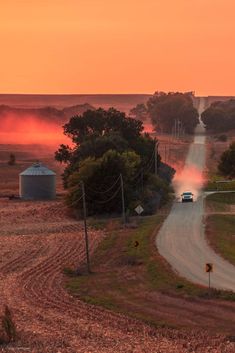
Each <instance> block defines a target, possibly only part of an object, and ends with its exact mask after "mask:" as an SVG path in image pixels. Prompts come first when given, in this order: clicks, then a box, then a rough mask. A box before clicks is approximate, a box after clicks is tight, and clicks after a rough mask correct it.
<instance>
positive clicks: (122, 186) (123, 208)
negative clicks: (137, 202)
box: [120, 174, 126, 225]
mask: <svg viewBox="0 0 235 353" xmlns="http://www.w3.org/2000/svg"><path fill="white" fill-rule="evenodd" d="M120 181H121V190H122V219H123V224H124V225H125V224H126V211H125V196H124V185H123V178H122V174H120Z"/></svg>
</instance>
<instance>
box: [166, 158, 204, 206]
mask: <svg viewBox="0 0 235 353" xmlns="http://www.w3.org/2000/svg"><path fill="white" fill-rule="evenodd" d="M204 182H205V180H204V177H203V174H202V171H201V170H200V169H198V167H197V166H194V165H191V166H185V168H183V170H181V171H177V172H176V175H175V177H174V180H173V188H174V190H175V192H176V195H177V197H178V198H180V196H181V194H182V193H183V192H185V191H191V192H192V193H193V194H194V199H195V200H196V199H197V198H198V196H199V193H200V190H201V189H202V187H203V184H204Z"/></svg>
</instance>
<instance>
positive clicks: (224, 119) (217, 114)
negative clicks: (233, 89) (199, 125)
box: [202, 99, 235, 133]
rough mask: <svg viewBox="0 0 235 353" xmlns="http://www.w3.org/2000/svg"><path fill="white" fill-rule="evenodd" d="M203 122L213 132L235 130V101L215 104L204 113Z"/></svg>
mask: <svg viewBox="0 0 235 353" xmlns="http://www.w3.org/2000/svg"><path fill="white" fill-rule="evenodd" d="M202 121H203V123H204V124H205V126H206V129H207V130H209V131H211V132H215V133H217V132H225V131H229V130H232V129H235V100H234V99H230V100H227V101H224V102H214V103H212V104H211V105H210V107H209V108H207V109H206V110H205V111H204V112H203V113H202Z"/></svg>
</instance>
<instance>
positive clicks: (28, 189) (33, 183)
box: [19, 163, 56, 200]
mask: <svg viewBox="0 0 235 353" xmlns="http://www.w3.org/2000/svg"><path fill="white" fill-rule="evenodd" d="M19 183H20V197H21V198H22V199H24V200H52V199H55V197H56V174H55V173H54V172H53V171H52V170H50V169H48V168H47V167H45V166H44V165H42V164H41V163H34V164H33V165H32V166H31V167H29V168H27V169H26V170H25V171H23V172H22V173H20V175H19Z"/></svg>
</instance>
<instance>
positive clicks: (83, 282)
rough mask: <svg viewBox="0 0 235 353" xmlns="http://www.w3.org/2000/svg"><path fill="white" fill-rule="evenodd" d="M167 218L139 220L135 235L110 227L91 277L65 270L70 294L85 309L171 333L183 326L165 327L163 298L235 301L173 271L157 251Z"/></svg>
mask: <svg viewBox="0 0 235 353" xmlns="http://www.w3.org/2000/svg"><path fill="white" fill-rule="evenodd" d="M165 217H166V215H154V216H149V217H144V218H141V219H140V220H139V224H138V227H136V228H134V229H132V228H123V227H121V226H120V224H119V223H117V221H115V222H114V224H112V226H111V227H110V225H109V224H106V227H108V228H109V232H108V234H109V235H108V236H107V237H106V239H104V240H103V241H102V242H101V243H100V245H99V246H98V247H97V249H96V250H95V253H94V254H93V256H92V259H91V269H92V274H90V275H89V276H88V275H82V276H77V277H74V276H73V272H72V273H71V272H69V271H68V270H66V271H67V272H68V276H67V279H66V286H67V289H68V291H69V292H70V293H71V294H73V295H74V296H77V297H79V298H80V299H81V300H83V301H85V302H86V303H89V304H93V305H98V306H102V307H105V308H107V309H111V310H113V311H117V312H121V313H124V314H128V315H129V316H132V317H135V318H139V319H141V320H143V321H145V322H148V323H149V324H151V325H154V326H156V327H163V326H164V327H165V326H168V327H172V326H175V322H177V326H180V325H181V324H180V323H179V320H177V318H176V319H175V320H174V319H173V318H172V319H169V320H168V322H167V323H166V322H165V320H163V318H161V317H159V313H158V311H157V306H156V298H158V294H159V293H164V294H166V295H168V296H172V297H173V298H174V297H178V296H181V297H184V298H201V299H203V298H204V299H205V300H206V299H208V298H211V297H213V298H218V299H228V300H235V294H234V293H230V292H224V291H217V290H211V292H210V294H208V290H207V288H205V287H201V286H197V285H194V284H192V283H190V282H188V281H187V280H185V279H183V278H181V277H179V276H178V275H177V274H176V273H175V272H173V271H172V269H171V267H170V266H169V265H168V263H167V262H166V261H165V260H164V259H163V258H162V257H161V256H160V255H159V254H158V252H157V250H156V246H155V237H156V234H157V232H158V230H159V228H160V227H161V225H162V223H163V221H164V219H165ZM106 231H107V228H106ZM136 242H138V246H137V247H136V246H135V245H136ZM71 274H72V275H71ZM155 296H156V297H155ZM182 325H183V324H182Z"/></svg>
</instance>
